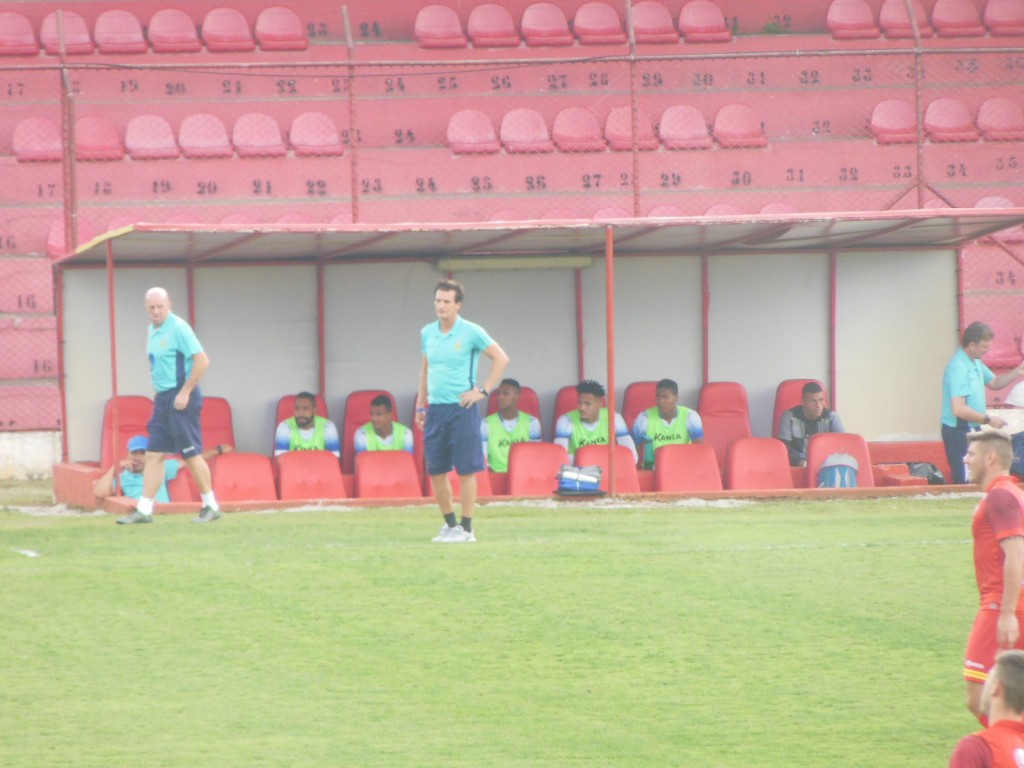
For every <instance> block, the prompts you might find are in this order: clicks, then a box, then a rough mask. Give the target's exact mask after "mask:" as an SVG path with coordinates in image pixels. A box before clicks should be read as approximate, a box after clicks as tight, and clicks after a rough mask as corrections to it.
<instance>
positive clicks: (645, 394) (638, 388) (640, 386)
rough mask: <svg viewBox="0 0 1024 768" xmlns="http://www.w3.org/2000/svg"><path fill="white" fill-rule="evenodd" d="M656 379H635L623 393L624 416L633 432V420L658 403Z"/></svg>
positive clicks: (627, 426) (627, 425)
mask: <svg viewBox="0 0 1024 768" xmlns="http://www.w3.org/2000/svg"><path fill="white" fill-rule="evenodd" d="M657 385H658V382H656V381H634V382H633V383H632V384H630V385H629V386H627V387H626V391H625V393H624V394H623V395H622V418H623V419H625V421H626V429H628V430H629V431H630V434H632V432H633V422H634V421H636V417H637V416H639V415H640V413H641V411H646V410H647V409H648V408H654V407H655V406H656V405H657V404H658V401H657Z"/></svg>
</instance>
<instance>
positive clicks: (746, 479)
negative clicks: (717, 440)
mask: <svg viewBox="0 0 1024 768" xmlns="http://www.w3.org/2000/svg"><path fill="white" fill-rule="evenodd" d="M725 481H726V487H728V488H729V490H731V491H761V490H779V489H788V488H792V487H793V473H792V472H790V470H789V453H788V452H787V451H786V445H785V443H783V442H782V441H781V440H776V439H775V438H774V437H741V438H739V439H737V440H736V441H734V442H733V443H732V444H731V445H730V446H729V449H728V451H727V452H726V460H725Z"/></svg>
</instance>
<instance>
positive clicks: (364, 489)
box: [342, 451, 423, 499]
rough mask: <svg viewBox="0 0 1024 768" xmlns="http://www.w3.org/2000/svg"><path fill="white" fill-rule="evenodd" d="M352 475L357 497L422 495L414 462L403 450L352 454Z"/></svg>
mask: <svg viewBox="0 0 1024 768" xmlns="http://www.w3.org/2000/svg"><path fill="white" fill-rule="evenodd" d="M342 455H344V454H342ZM355 475H356V496H358V497H359V498H360V499H422V498H423V489H422V488H421V487H420V479H419V476H418V475H417V474H416V463H415V461H414V459H413V457H412V456H411V455H410V454H409V453H407V452H406V451H363V452H362V453H360V454H359V455H358V456H356V460H355Z"/></svg>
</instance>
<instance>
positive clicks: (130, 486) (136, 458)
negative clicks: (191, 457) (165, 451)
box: [93, 435, 235, 503]
mask: <svg viewBox="0 0 1024 768" xmlns="http://www.w3.org/2000/svg"><path fill="white" fill-rule="evenodd" d="M148 447H149V438H148V437H146V436H145V435H135V437H133V438H131V439H130V440H129V441H128V456H127V458H124V459H121V461H120V463H119V464H117V465H116V466H113V467H111V468H110V469H108V470H107V471H106V472H104V473H103V475H101V476H100V478H99V479H98V480H96V482H95V483H93V492H94V493H95V494H96V498H98V499H105V498H107V497H108V496H115V495H117V494H118V492H120V494H121V495H122V496H127V497H128V498H130V499H138V498H139V497H141V496H142V475H143V472H142V471H143V469H144V468H145V466H146V449H147V448H148ZM233 450H235V449H234V448H232V447H231V446H230V445H218V446H217V447H216V448H211V449H210V450H208V451H203V458H204V459H206V461H209V460H210V459H212V458H213V457H214V456H219V455H220V454H222V453H231V452H232V451H233ZM181 465H182V462H181V461H179V460H178V459H164V481H163V482H162V483H161V484H160V490H158V491H157V493H156V501H158V502H164V503H167V502H169V501H170V500H171V497H170V496H169V495H168V493H167V482H168V481H169V480H173V479H174V478H176V477H177V476H178V472H179V471H180V470H181ZM118 467H120V468H121V471H120V473H117V474H115V470H117V468H118Z"/></svg>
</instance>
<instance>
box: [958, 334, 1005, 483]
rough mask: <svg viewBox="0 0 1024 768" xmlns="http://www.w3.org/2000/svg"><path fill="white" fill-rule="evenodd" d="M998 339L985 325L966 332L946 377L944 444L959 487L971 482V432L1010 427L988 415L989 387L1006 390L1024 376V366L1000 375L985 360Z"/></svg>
mask: <svg viewBox="0 0 1024 768" xmlns="http://www.w3.org/2000/svg"><path fill="white" fill-rule="evenodd" d="M994 338H995V333H994V332H993V331H992V329H991V328H990V327H989V326H988V325H986V324H985V323H982V322H973V323H971V324H970V325H969V326H967V328H965V329H964V333H963V336H962V337H961V341H960V348H959V349H958V350H957V351H956V352H955V353H953V357H952V358H951V359H950V361H949V363H947V365H946V372H945V374H944V375H943V377H942V442H943V444H944V445H945V447H946V460H947V461H948V462H949V469H950V471H951V472H952V475H953V477H952V482H953V483H956V484H963V483H966V482H967V478H966V476H965V472H964V456H966V455H967V433H968V432H970V431H972V430H975V429H978V428H979V427H980V425H982V424H991V425H992V426H993V427H995V428H996V429H1001V428H1002V427H1005V426H1006V421H1005V420H1004V419H1002V418H1000V417H999V416H989V415H988V414H986V413H985V406H986V403H985V388H986V387H988V388H989V389H1002V388H1003V387H1005V386H1007V385H1009V384H1011V383H1012V382H1013V381H1014V380H1015V379H1018V378H1020V377H1021V376H1024V363H1022V364H1021V365H1019V366H1017V367H1016V368H1014V369H1013V370H1012V371H1007V372H1006V373H1001V374H999V375H998V376H996V375H995V374H994V373H992V371H991V370H990V369H989V367H988V366H987V365H985V363H983V362H982V361H981V358H982V356H983V355H984V354H985V353H986V352H988V348H989V347H990V346H991V345H992V339H994Z"/></svg>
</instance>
